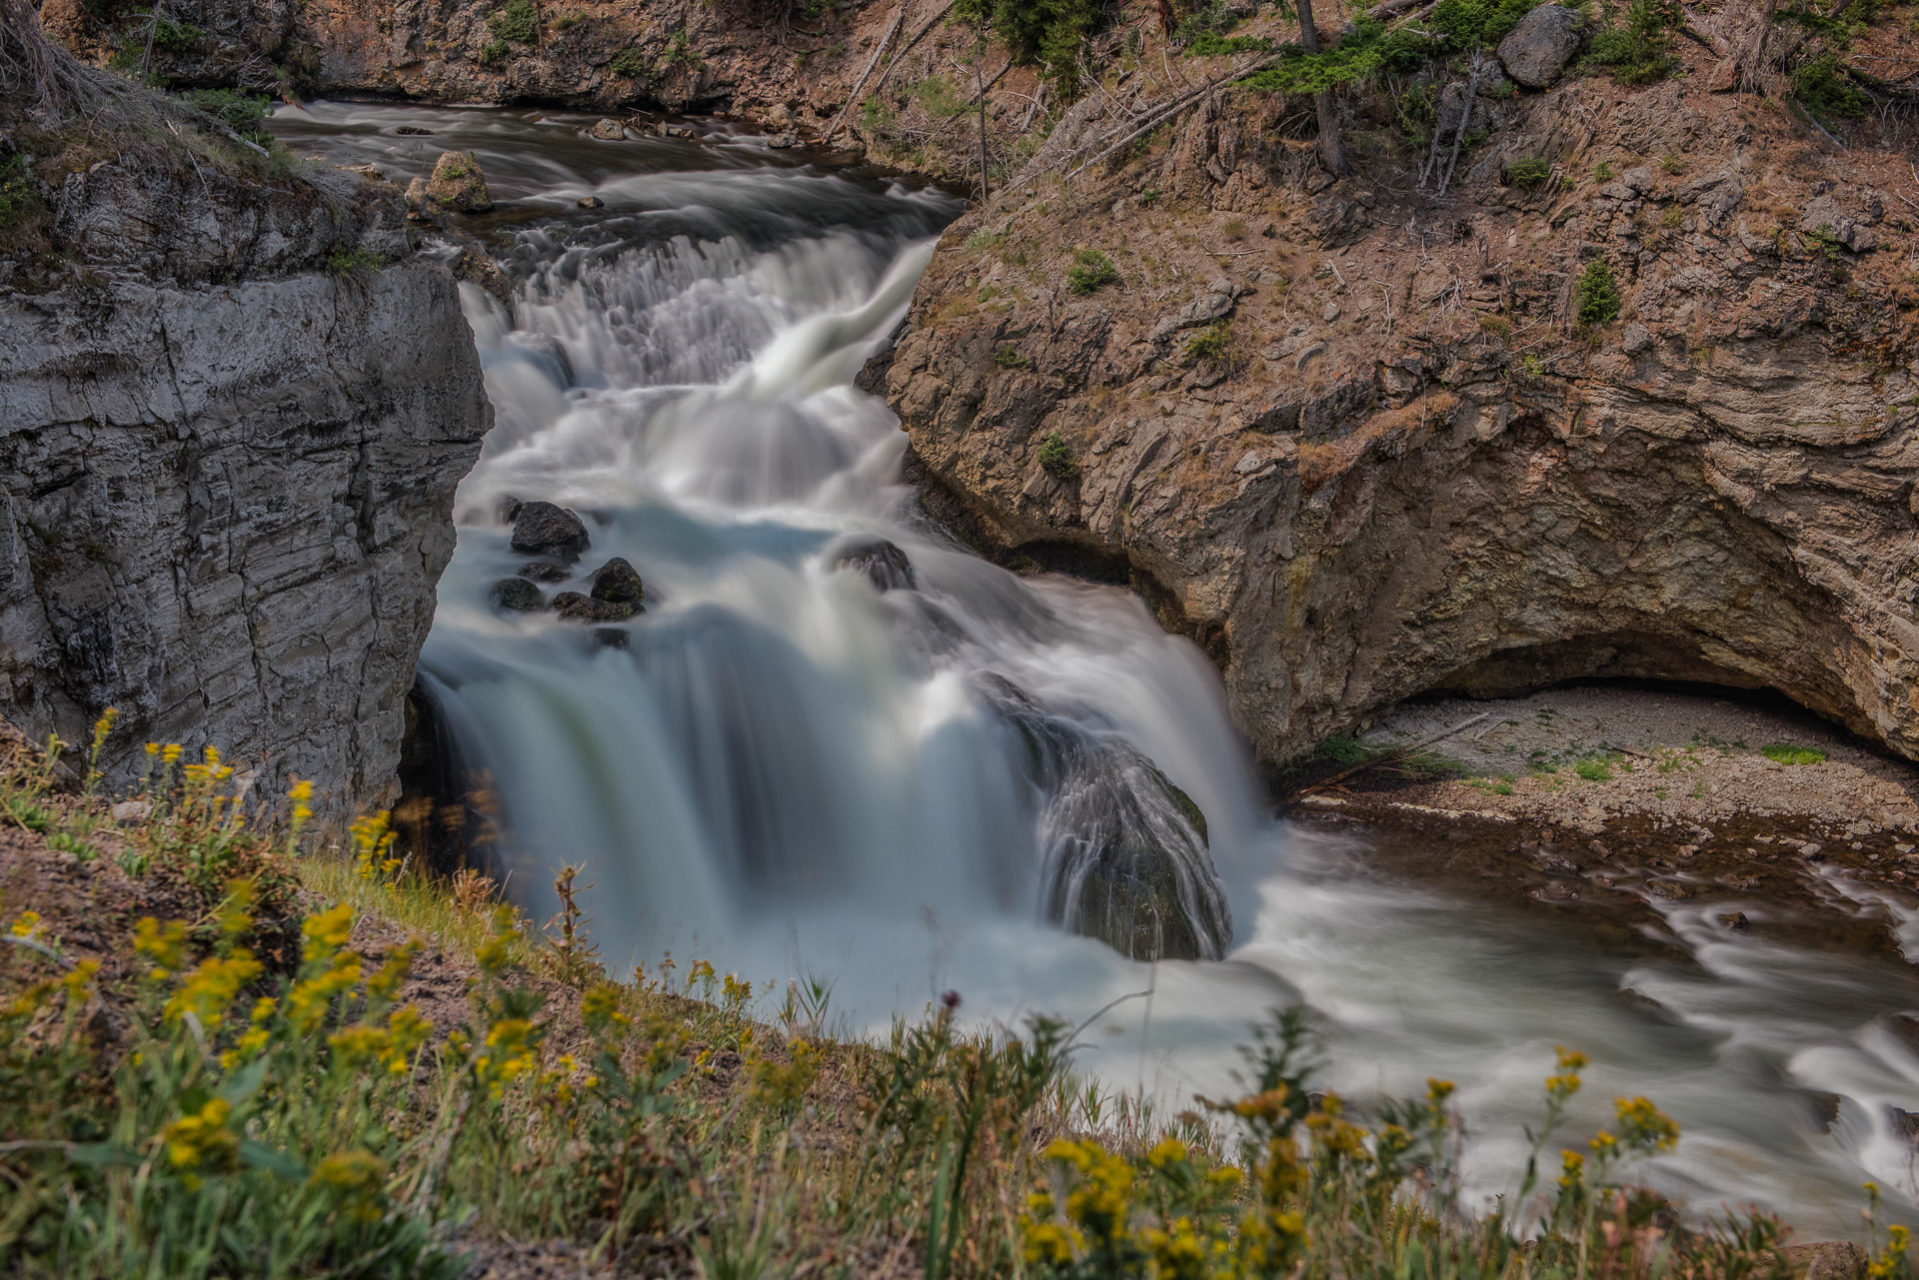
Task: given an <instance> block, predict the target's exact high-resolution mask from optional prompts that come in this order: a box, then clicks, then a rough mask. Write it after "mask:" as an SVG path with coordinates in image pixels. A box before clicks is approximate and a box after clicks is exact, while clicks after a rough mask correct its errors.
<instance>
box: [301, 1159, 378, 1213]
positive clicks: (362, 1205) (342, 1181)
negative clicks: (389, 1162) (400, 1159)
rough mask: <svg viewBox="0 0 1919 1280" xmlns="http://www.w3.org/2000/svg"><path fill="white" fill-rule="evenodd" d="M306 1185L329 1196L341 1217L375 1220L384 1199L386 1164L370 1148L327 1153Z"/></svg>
mask: <svg viewBox="0 0 1919 1280" xmlns="http://www.w3.org/2000/svg"><path fill="white" fill-rule="evenodd" d="M307 1185H309V1186H311V1187H312V1188H314V1189H315V1190H316V1191H320V1192H322V1193H324V1194H326V1195H327V1196H329V1197H331V1198H332V1199H333V1202H334V1204H335V1206H336V1207H337V1209H338V1210H339V1212H340V1213H341V1214H343V1215H344V1216H346V1217H349V1218H352V1219H355V1220H356V1221H360V1222H378V1221H379V1220H380V1212H381V1209H380V1205H381V1201H383V1200H384V1199H385V1198H386V1163H385V1162H384V1161H382V1160H381V1159H380V1158H379V1157H378V1156H375V1155H374V1154H373V1153H372V1152H369V1151H348V1152H346V1153H344V1154H342V1155H335V1156H328V1157H327V1158H326V1159H324V1160H322V1161H320V1163H319V1164H318V1165H317V1166H315V1168H314V1170H313V1175H312V1177H310V1178H309V1179H308V1180H307Z"/></svg>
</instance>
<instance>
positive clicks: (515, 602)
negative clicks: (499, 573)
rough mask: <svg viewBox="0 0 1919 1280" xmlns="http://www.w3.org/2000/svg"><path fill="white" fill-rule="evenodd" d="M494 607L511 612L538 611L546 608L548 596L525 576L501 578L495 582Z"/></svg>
mask: <svg viewBox="0 0 1919 1280" xmlns="http://www.w3.org/2000/svg"><path fill="white" fill-rule="evenodd" d="M492 595H493V607H494V608H496V609H505V610H506V611H508V612H509V613H538V612H539V611H540V610H542V609H544V608H546V597H544V596H542V595H541V594H540V589H539V588H538V587H536V586H534V585H533V584H532V583H531V582H528V581H527V580H526V579H525V578H501V579H500V580H499V581H498V582H496V583H494V584H493V592H492Z"/></svg>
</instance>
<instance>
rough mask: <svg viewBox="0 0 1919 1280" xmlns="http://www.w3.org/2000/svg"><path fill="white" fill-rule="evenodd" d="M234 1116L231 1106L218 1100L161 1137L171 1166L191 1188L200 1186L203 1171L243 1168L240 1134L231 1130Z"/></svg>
mask: <svg viewBox="0 0 1919 1280" xmlns="http://www.w3.org/2000/svg"><path fill="white" fill-rule="evenodd" d="M232 1114H233V1107H232V1105H231V1104H230V1103H228V1102H227V1101H226V1100H225V1099H224V1098H214V1099H213V1100H211V1101H210V1102H208V1103H207V1104H206V1105H205V1106H203V1107H201V1108H200V1110H199V1111H197V1112H195V1113H194V1114H192V1115H189V1116H182V1117H180V1118H179V1119H178V1120H175V1121H174V1122H173V1123H172V1124H170V1125H168V1126H167V1128H166V1132H165V1133H164V1134H162V1135H161V1136H162V1138H163V1139H164V1140H165V1142H166V1148H167V1163H168V1164H170V1165H172V1166H173V1167H174V1168H175V1169H178V1170H180V1171H181V1172H183V1173H185V1174H186V1176H187V1183H188V1185H189V1186H195V1187H197V1186H198V1185H199V1183H200V1179H199V1177H198V1174H199V1173H201V1172H203V1171H204V1172H207V1173H229V1172H231V1171H232V1170H234V1169H236V1168H238V1167H239V1164H240V1135H239V1134H237V1133H235V1132H234V1131H233V1130H232V1129H230V1128H228V1127H227V1120H228V1118H229V1117H231V1115H232Z"/></svg>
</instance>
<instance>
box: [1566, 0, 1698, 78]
mask: <svg viewBox="0 0 1919 1280" xmlns="http://www.w3.org/2000/svg"><path fill="white" fill-rule="evenodd" d="M1685 17H1686V14H1685V10H1684V8H1682V7H1681V6H1680V4H1679V3H1678V0H1632V4H1631V5H1630V6H1628V7H1627V9H1626V22H1625V25H1624V26H1619V27H1614V26H1610V25H1609V26H1606V27H1603V28H1601V29H1600V30H1598V31H1596V32H1594V33H1593V38H1592V52H1591V55H1590V56H1591V58H1592V61H1593V62H1595V63H1596V64H1598V65H1599V66H1602V67H1605V68H1607V69H1608V70H1610V71H1611V72H1612V74H1613V78H1614V79H1615V80H1617V81H1619V83H1621V84H1649V83H1651V82H1652V81H1654V80H1661V79H1664V78H1665V77H1666V76H1667V75H1670V74H1671V73H1672V72H1673V71H1674V70H1676V69H1677V68H1678V67H1679V66H1680V60H1679V58H1678V56H1677V55H1675V54H1674V53H1673V51H1672V31H1673V28H1675V27H1678V26H1680V25H1681V24H1682V23H1684V22H1685Z"/></svg>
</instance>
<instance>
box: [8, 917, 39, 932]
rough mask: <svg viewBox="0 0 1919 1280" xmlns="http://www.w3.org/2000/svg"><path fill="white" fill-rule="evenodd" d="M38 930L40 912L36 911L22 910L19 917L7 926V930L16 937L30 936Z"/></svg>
mask: <svg viewBox="0 0 1919 1280" xmlns="http://www.w3.org/2000/svg"><path fill="white" fill-rule="evenodd" d="M39 931H40V913H39V912H38V911H22V912H21V913H20V917H19V919H17V920H15V921H14V922H13V923H12V924H11V925H9V926H8V927H7V932H8V933H10V934H12V935H13V936H14V937H16V938H31V937H34V936H35V935H37V934H38V933H39Z"/></svg>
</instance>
